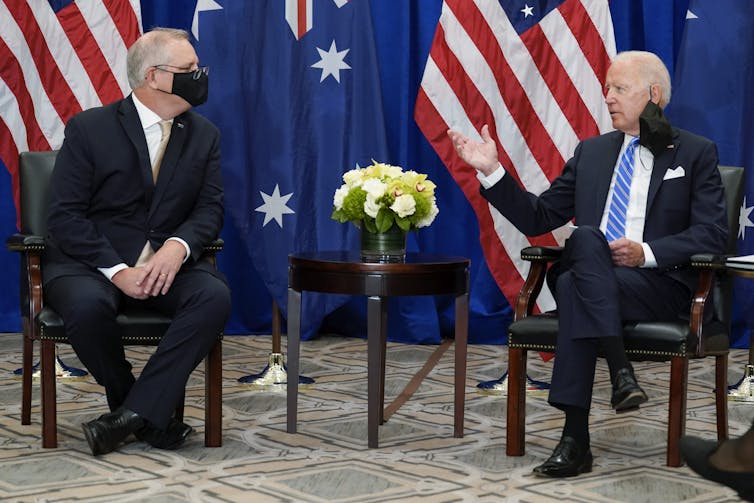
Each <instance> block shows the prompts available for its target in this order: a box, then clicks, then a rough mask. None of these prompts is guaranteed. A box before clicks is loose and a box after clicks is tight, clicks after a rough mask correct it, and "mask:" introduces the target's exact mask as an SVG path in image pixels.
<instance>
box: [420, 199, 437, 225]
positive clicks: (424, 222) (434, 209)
mask: <svg viewBox="0 0 754 503" xmlns="http://www.w3.org/2000/svg"><path fill="white" fill-rule="evenodd" d="M438 213H440V209H439V208H438V207H437V203H436V202H435V198H434V197H433V198H432V205H431V206H430V207H429V213H427V216H426V217H424V218H422V219H421V220H419V221H418V222H416V227H417V228H419V227H427V226H429V224H431V223H432V222H434V220H435V217H436V216H437V214H438Z"/></svg>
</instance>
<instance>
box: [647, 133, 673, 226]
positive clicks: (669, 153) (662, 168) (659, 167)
mask: <svg viewBox="0 0 754 503" xmlns="http://www.w3.org/2000/svg"><path fill="white" fill-rule="evenodd" d="M678 136H679V135H678V130H675V129H674V130H673V143H672V144H670V145H668V146H667V148H665V150H664V151H663V152H662V153H660V155H658V156H657V157H655V160H654V165H653V167H652V176H651V178H650V179H649V192H648V194H647V215H648V214H649V209H650V208H651V207H652V203H653V202H654V199H655V196H656V195H657V192H658V191H659V190H660V186H661V185H662V181H663V178H664V177H665V173H666V172H667V171H668V168H670V167H671V166H672V164H673V160H674V159H675V153H676V152H677V151H678V144H679V139H678Z"/></svg>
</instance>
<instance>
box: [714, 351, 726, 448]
mask: <svg viewBox="0 0 754 503" xmlns="http://www.w3.org/2000/svg"><path fill="white" fill-rule="evenodd" d="M715 412H716V417H717V441H718V442H722V441H723V440H727V439H728V355H722V356H716V357H715Z"/></svg>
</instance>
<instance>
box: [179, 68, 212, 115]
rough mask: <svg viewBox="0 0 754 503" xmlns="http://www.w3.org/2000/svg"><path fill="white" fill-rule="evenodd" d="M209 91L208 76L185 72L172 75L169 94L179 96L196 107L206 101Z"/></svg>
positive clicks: (200, 73)
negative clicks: (171, 86)
mask: <svg viewBox="0 0 754 503" xmlns="http://www.w3.org/2000/svg"><path fill="white" fill-rule="evenodd" d="M208 91H209V76H207V74H206V73H204V72H200V71H196V72H186V73H174V74H173V90H172V91H171V94H175V95H176V96H180V97H181V98H183V99H184V100H186V101H188V102H189V104H190V105H191V106H192V107H196V106H199V105H201V104H202V103H204V102H205V101H207V93H208Z"/></svg>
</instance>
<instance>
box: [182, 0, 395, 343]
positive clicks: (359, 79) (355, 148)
mask: <svg viewBox="0 0 754 503" xmlns="http://www.w3.org/2000/svg"><path fill="white" fill-rule="evenodd" d="M293 3H294V4H295V3H296V2H293ZM290 4H291V2H282V1H279V0H257V1H254V2H224V5H223V8H222V9H219V10H216V11H214V12H212V13H204V14H202V19H201V34H200V36H199V40H198V43H197V44H196V48H197V52H198V53H199V54H200V57H201V60H202V64H208V65H209V66H210V68H211V73H210V79H211V90H210V100H209V102H208V103H207V105H206V107H205V108H204V110H203V112H204V114H205V115H206V116H207V117H208V118H209V119H210V120H212V121H213V122H214V123H215V124H216V125H217V126H218V127H219V128H220V130H221V132H222V134H223V143H222V164H223V169H224V173H225V182H226V187H225V191H226V208H227V213H228V217H229V218H228V220H227V221H226V226H225V227H226V229H225V234H231V233H237V234H238V235H239V236H241V239H242V241H243V245H244V247H245V249H246V251H247V253H248V256H249V257H250V259H251V260H250V261H249V266H250V267H251V266H253V267H254V268H255V269H256V271H257V272H258V274H259V275H260V276H261V278H262V280H263V281H264V283H265V285H266V286H267V289H268V290H269V292H270V294H271V296H272V298H273V299H274V300H276V301H277V303H278V305H279V306H280V307H281V309H282V311H283V314H284V315H285V314H286V307H287V302H286V300H287V268H288V258H287V257H288V254H289V253H292V252H295V251H304V250H306V251H312V250H327V249H330V250H332V249H351V248H354V247H355V246H356V239H357V229H356V228H355V227H354V226H353V225H350V224H347V225H344V224H340V223H337V222H335V221H334V220H332V219H331V218H330V213H331V212H332V204H333V203H332V202H333V194H334V193H335V190H336V189H337V188H338V187H339V186H340V185H341V184H342V179H341V177H342V174H343V173H344V172H345V171H346V170H349V169H352V168H354V167H356V165H357V164H358V165H361V166H365V165H367V164H369V163H370V162H371V159H377V160H381V161H384V162H389V160H387V157H386V155H387V147H386V141H385V129H384V127H385V126H384V119H383V114H382V102H381V98H380V93H379V75H378V67H377V65H376V63H375V58H376V55H375V48H374V37H373V34H372V22H371V17H370V11H369V5H368V2H366V1H364V0H352V1H350V2H344V1H334V0H319V1H315V2H312V4H311V6H310V7H311V8H310V10H309V12H306V13H304V14H305V16H299V14H300V13H299V12H298V11H296V10H295V9H294V10H293V11H291V10H290V9H288V10H287V9H286V5H290ZM300 4H303V5H304V6H306V3H305V2H301V3H300ZM307 18H308V23H307ZM299 21H300V22H299ZM242 263H243V262H242ZM239 266H240V264H239V263H238V262H237V263H235V264H234V265H232V266H231V269H233V268H236V267H239ZM227 272H228V271H226V273H227ZM231 274H232V272H231ZM346 300H347V297H343V296H333V295H318V294H308V293H307V294H305V295H304V297H303V314H302V323H303V324H302V333H304V334H308V335H311V333H312V332H313V331H314V330H315V329H317V328H318V327H319V325H320V323H321V322H322V320H323V318H324V316H325V315H326V314H328V313H330V312H331V311H333V310H334V309H336V308H337V307H339V306H340V305H342V304H343V303H344V302H345V301H346Z"/></svg>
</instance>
